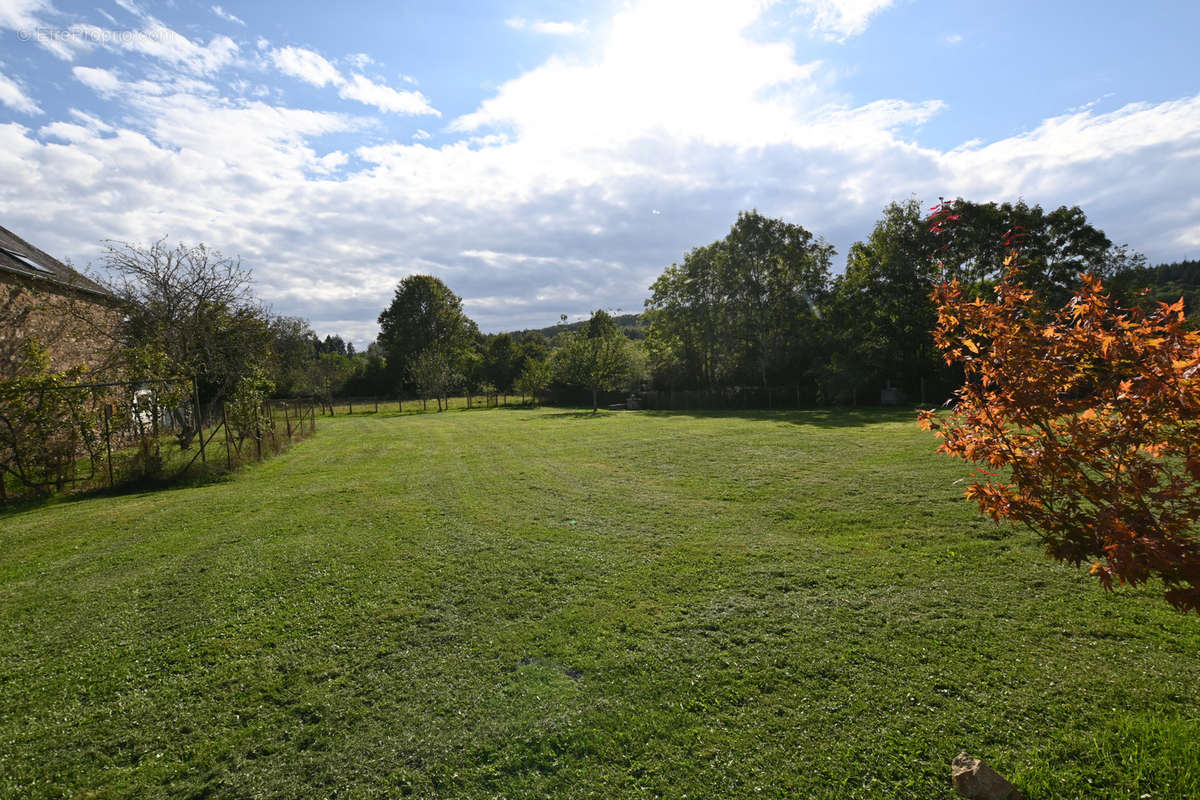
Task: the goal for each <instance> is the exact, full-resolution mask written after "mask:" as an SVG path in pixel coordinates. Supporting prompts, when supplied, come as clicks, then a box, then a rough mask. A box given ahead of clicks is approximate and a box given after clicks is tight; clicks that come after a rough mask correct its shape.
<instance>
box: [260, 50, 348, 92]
mask: <svg viewBox="0 0 1200 800" xmlns="http://www.w3.org/2000/svg"><path fill="white" fill-rule="evenodd" d="M271 61H272V62H273V63H274V64H275V66H276V68H277V69H278V70H279V71H280V72H282V73H284V74H285V75H291V76H292V77H293V78H299V79H300V80H302V81H304V82H305V83H311V84H312V85H313V86H326V85H328V84H331V83H332V84H334V85H335V86H336V85H340V84H342V83H344V82H345V78H343V77H342V74H341V73H340V72H338V70H337V67H335V66H334V65H333V64H330V63H329V61H327V60H326V59H325V58H324V57H323V56H321V54H320V53H315V52H313V51H312V50H306V49H305V48H303V47H281V48H279V49H278V50H272V51H271Z"/></svg>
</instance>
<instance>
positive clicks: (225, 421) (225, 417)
mask: <svg viewBox="0 0 1200 800" xmlns="http://www.w3.org/2000/svg"><path fill="white" fill-rule="evenodd" d="M221 425H222V426H224V428H225V466H226V467H228V469H229V471H230V472H233V439H232V438H231V437H230V435H229V409H228V408H226V406H225V403H224V402H222V403H221Z"/></svg>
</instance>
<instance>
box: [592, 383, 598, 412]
mask: <svg viewBox="0 0 1200 800" xmlns="http://www.w3.org/2000/svg"><path fill="white" fill-rule="evenodd" d="M598 408H599V404H598V403H597V402H596V387H595V386H593V387H592V413H593V414H595V413H596V411H597V409H598Z"/></svg>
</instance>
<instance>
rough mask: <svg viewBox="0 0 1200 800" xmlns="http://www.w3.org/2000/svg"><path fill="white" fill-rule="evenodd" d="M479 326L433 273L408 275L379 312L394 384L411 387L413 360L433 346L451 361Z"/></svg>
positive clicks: (382, 340) (468, 344)
mask: <svg viewBox="0 0 1200 800" xmlns="http://www.w3.org/2000/svg"><path fill="white" fill-rule="evenodd" d="M478 335H479V328H478V327H477V326H476V325H475V323H474V322H473V321H472V320H471V319H470V318H469V317H467V315H466V314H464V313H463V310H462V299H461V298H460V297H459V296H458V295H456V294H454V292H452V291H450V289H449V288H447V287H446V284H444V283H442V282H441V281H440V280H438V279H437V278H435V277H433V276H432V275H409V276H408V277H407V278H405V279H404V280H402V281H400V284H399V286H397V287H396V294H395V297H394V298H393V299H392V303H391V305H389V306H388V307H387V308H386V309H384V311H383V312H382V313H381V314H380V315H379V339H378V340H377V341H378V343H379V346H380V348H382V350H383V351H384V355H385V356H386V358H387V368H388V371H389V372H390V373H391V375H392V380H393V385H395V386H398V387H401V388H404V389H412V388H413V387H414V386H415V382H414V379H413V372H412V369H413V364H414V362H415V360H416V358H417V356H419V355H420V354H421V353H422V352H424V351H425V350H428V349H429V348H431V347H433V348H436V349H437V350H438V351H439V353H440V354H442V355H443V356H444V357H446V358H448V359H450V360H451V361H452V362H453V361H455V360H456V359H458V358H459V357H460V356H461V355H462V354H463V353H464V352H466V351H467V350H469V349H470V348H471V347H473V345H474V343H475V340H476V338H477V337H478Z"/></svg>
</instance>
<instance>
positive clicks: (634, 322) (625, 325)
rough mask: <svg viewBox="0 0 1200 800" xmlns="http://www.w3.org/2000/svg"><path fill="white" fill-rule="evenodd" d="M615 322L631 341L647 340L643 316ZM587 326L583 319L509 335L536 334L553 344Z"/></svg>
mask: <svg viewBox="0 0 1200 800" xmlns="http://www.w3.org/2000/svg"><path fill="white" fill-rule="evenodd" d="M613 322H615V323H616V324H617V327H618V328H619V329H620V330H621V331H622V332H623V333H624V334H625V335H626V336H628V337H629V338H630V339H644V338H646V326H645V323H644V322H643V321H642V315H641V314H621V315H619V316H614V317H613ZM587 324H588V321H587V320H586V319H581V320H579V321H578V322H569V323H567V324H565V325H550V326H549V327H546V328H526V329H525V330H522V331H507V333H508V334H509V335H511V336H514V337H519V336H524V335H526V334H529V333H536V334H539V335H540V336H541V337H542V338H543V339H545V340H546V341H548V342H552V341H554V339H555V337H557V336H558V335H559V334H560V333H562V332H563V331H568V330H569V331H577V330H580V329H581V328H583V326H585V325H587Z"/></svg>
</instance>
